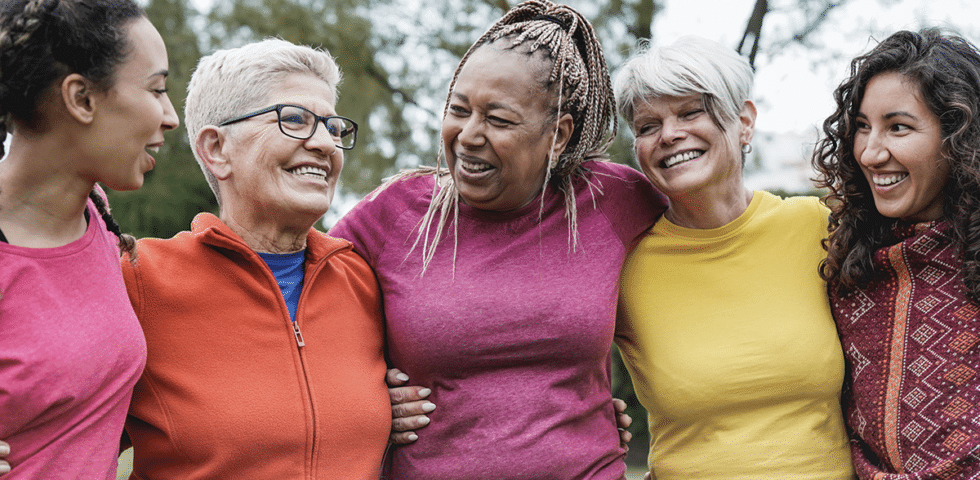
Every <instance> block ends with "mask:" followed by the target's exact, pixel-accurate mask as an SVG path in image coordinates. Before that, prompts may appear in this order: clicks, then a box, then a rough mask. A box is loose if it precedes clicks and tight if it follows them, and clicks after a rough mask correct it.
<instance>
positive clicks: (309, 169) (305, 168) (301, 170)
mask: <svg viewBox="0 0 980 480" xmlns="http://www.w3.org/2000/svg"><path fill="white" fill-rule="evenodd" d="M286 171H287V172H289V173H291V174H293V175H300V176H306V177H312V178H317V179H320V180H326V179H327V174H328V173H329V172H328V171H327V170H326V169H323V168H320V167H314V166H310V165H301V166H299V167H296V168H292V169H289V170H286Z"/></svg>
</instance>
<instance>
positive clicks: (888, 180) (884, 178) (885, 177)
mask: <svg viewBox="0 0 980 480" xmlns="http://www.w3.org/2000/svg"><path fill="white" fill-rule="evenodd" d="M908 176H909V174H908V173H889V174H874V175H871V181H872V182H874V184H875V185H877V186H879V187H888V186H891V185H894V184H896V183H898V182H901V181H902V180H905V179H906V178H908Z"/></svg>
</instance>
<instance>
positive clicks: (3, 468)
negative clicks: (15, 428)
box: [0, 441, 10, 475]
mask: <svg viewBox="0 0 980 480" xmlns="http://www.w3.org/2000/svg"><path fill="white" fill-rule="evenodd" d="M7 455H10V445H8V444H7V442H4V441H0V475H3V474H5V473H7V472H9V471H10V463H9V462H7V461H6V460H4V459H5V458H7Z"/></svg>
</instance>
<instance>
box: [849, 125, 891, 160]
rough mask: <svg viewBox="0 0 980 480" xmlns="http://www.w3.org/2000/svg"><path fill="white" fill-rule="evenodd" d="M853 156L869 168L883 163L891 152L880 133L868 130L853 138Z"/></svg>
mask: <svg viewBox="0 0 980 480" xmlns="http://www.w3.org/2000/svg"><path fill="white" fill-rule="evenodd" d="M854 156H855V157H856V158H857V160H858V161H859V162H860V163H861V164H862V165H864V166H865V167H869V168H870V167H875V166H880V165H882V164H884V163H885V162H887V161H888V158H889V157H890V156H891V154H890V153H889V152H888V148H887V145H885V142H884V140H883V139H882V138H881V135H880V134H878V133H876V132H870V133H867V134H864V135H858V136H857V137H856V138H855V141H854Z"/></svg>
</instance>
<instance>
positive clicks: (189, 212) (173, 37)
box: [106, 0, 217, 237]
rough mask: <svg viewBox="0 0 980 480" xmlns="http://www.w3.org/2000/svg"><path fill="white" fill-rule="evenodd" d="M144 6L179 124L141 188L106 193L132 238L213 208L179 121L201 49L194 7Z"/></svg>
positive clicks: (159, 1)
mask: <svg viewBox="0 0 980 480" xmlns="http://www.w3.org/2000/svg"><path fill="white" fill-rule="evenodd" d="M145 9H146V14H147V16H148V17H149V19H150V21H151V22H152V23H153V24H154V25H155V26H156V27H157V29H158V30H159V31H160V35H161V36H162V37H163V40H164V43H165V44H166V46H167V54H168V59H169V63H170V65H169V67H170V68H169V70H170V75H169V77H168V79H167V89H168V95H170V99H171V101H172V102H173V104H174V108H176V109H177V115H178V116H179V117H180V118H181V125H180V127H179V128H177V129H176V130H173V131H171V132H167V133H165V134H164V135H165V137H166V143H165V144H164V146H163V147H162V148H161V149H160V151H159V153H157V154H155V155H154V158H156V160H157V166H156V168H154V169H153V170H151V171H150V172H149V173H148V174H147V175H146V177H145V181H144V183H143V187H142V188H140V189H139V190H136V191H132V192H116V191H111V190H108V191H107V192H106V193H107V194H108V197H109V203H110V205H112V214H113V216H114V217H115V218H116V220H117V221H118V222H119V225H120V227H122V229H123V231H125V232H129V233H132V234H133V235H136V236H137V237H145V236H152V237H170V236H172V235H174V234H175V233H177V232H179V231H181V230H186V229H187V228H188V226H189V225H190V220H191V219H192V218H193V217H194V215H195V214H197V213H198V212H202V211H216V208H217V203H216V201H215V199H214V195H213V194H212V193H211V189H210V188H209V187H208V185H207V181H205V179H204V174H202V173H201V169H200V167H198V165H197V161H196V160H194V154H193V153H192V152H191V148H190V144H189V142H188V140H187V131H186V129H185V128H184V125H183V117H184V97H185V93H184V92H186V91H187V82H188V81H189V80H190V75H191V71H192V70H193V68H194V65H196V64H197V60H198V58H199V57H200V56H201V51H200V48H199V47H198V44H199V40H198V36H197V34H195V32H194V30H193V29H192V28H191V26H190V25H191V20H192V18H193V15H195V14H196V12H195V11H193V10H189V9H188V7H187V4H186V2H185V0H149V3H148V5H146V6H145Z"/></svg>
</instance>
